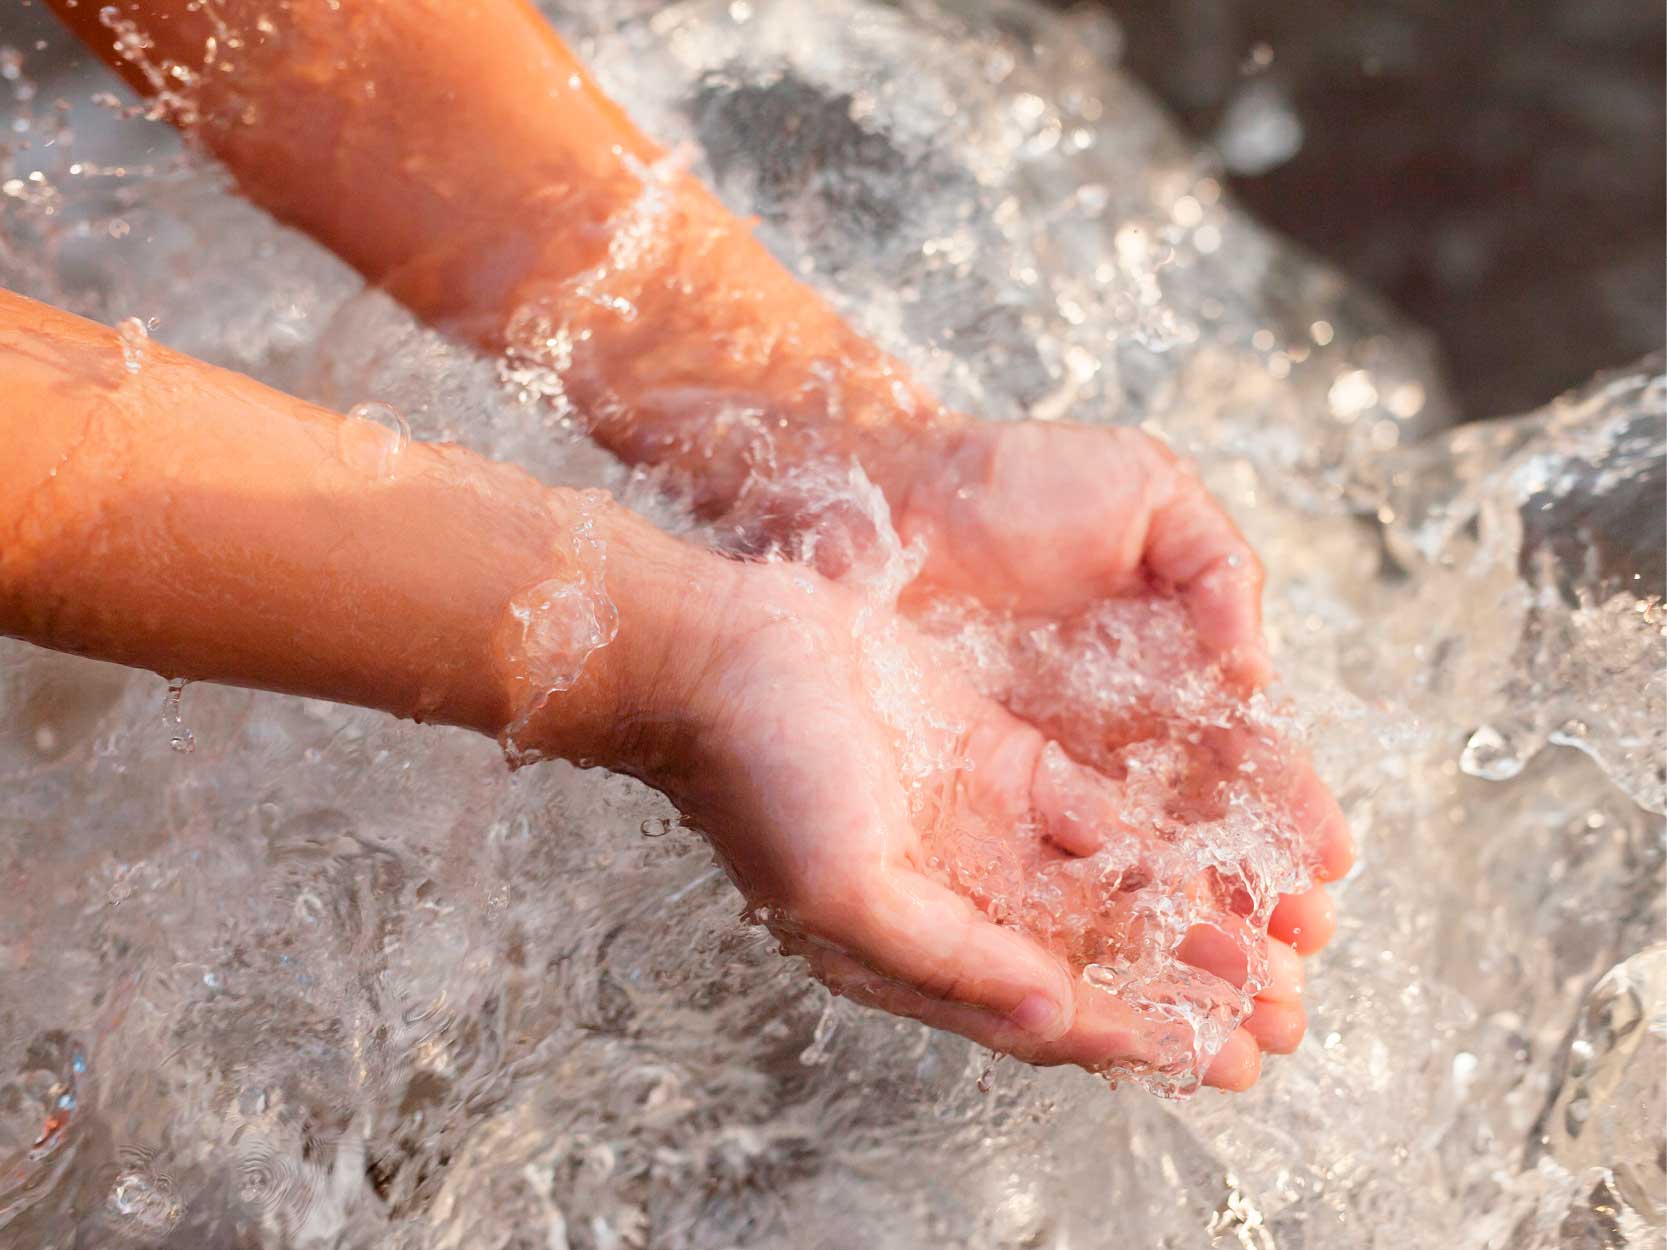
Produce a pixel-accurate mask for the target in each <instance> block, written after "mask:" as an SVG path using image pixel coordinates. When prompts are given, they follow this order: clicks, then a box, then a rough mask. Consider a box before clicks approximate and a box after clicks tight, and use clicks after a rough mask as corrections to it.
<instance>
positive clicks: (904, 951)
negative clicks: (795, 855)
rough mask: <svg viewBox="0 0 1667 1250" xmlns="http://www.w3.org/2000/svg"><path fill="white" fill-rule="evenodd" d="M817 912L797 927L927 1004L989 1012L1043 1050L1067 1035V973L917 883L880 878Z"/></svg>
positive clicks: (956, 901) (922, 881)
mask: <svg viewBox="0 0 1667 1250" xmlns="http://www.w3.org/2000/svg"><path fill="white" fill-rule="evenodd" d="M817 912H818V913H819V914H817V915H813V916H811V917H807V918H806V919H805V921H804V923H805V926H806V928H807V929H808V930H809V931H810V932H811V933H812V934H814V935H815V936H818V937H821V938H823V939H825V940H826V941H828V942H830V943H832V944H833V945H834V946H836V947H838V948H839V949H840V950H842V951H844V952H845V953H846V954H848V955H850V956H852V957H853V958H855V959H856V960H857V961H858V962H860V963H862V964H864V965H866V966H867V967H869V968H870V969H872V970H873V971H875V972H877V973H879V974H880V975H881V976H884V977H888V978H890V979H892V980H895V981H900V982H902V983H903V984H904V985H907V986H910V987H911V988H913V989H915V990H917V991H918V992H919V993H921V994H923V995H925V996H926V997H928V998H935V999H939V1000H942V1001H945V1002H950V1003H957V1004H960V1005H962V1006H967V1007H977V1008H981V1009H983V1010H985V1011H990V1012H993V1013H995V1014H996V1015H998V1016H1002V1017H1004V1018H1006V1019H1008V1020H1010V1021H1011V1022H1012V1023H1013V1024H1015V1025H1016V1026H1018V1027H1019V1028H1021V1029H1023V1030H1024V1031H1025V1032H1027V1033H1029V1034H1031V1035H1033V1036H1034V1037H1036V1038H1038V1039H1040V1040H1043V1041H1049V1040H1052V1039H1054V1038H1057V1037H1059V1036H1061V1035H1062V1034H1064V1033H1065V1031H1066V1030H1067V1029H1069V1028H1070V1026H1071V1018H1072V1014H1073V1011H1074V1006H1075V995H1074V993H1073V990H1072V978H1071V976H1070V974H1069V973H1068V972H1067V971H1066V968H1065V965H1064V964H1063V963H1061V962H1060V961H1059V960H1057V959H1055V958H1054V957H1053V956H1052V955H1050V954H1048V953H1047V952H1046V951H1044V950H1043V949H1042V948H1041V947H1040V946H1038V945H1037V944H1036V943H1035V942H1033V941H1031V940H1030V939H1029V938H1027V937H1025V936H1023V935H1022V934H1020V933H1018V932H1016V931H1014V930H1011V929H1005V928H1002V927H1001V926H1000V925H997V924H996V923H994V922H993V921H992V920H990V919H989V917H987V916H985V915H984V913H983V912H981V911H979V910H978V908H977V907H975V906H974V905H973V904H972V903H971V902H969V901H968V900H967V899H965V898H963V897H961V895H959V894H956V893H955V892H954V891H952V890H950V889H948V888H946V887H944V886H941V885H939V884H937V883H936V882H934V881H931V880H928V879H927V878H925V877H923V876H920V875H918V874H916V873H912V872H899V873H889V874H879V875H877V876H875V877H874V878H872V879H867V880H864V881H862V882H861V883H859V885H858V888H857V889H856V890H854V891H850V892H848V894H847V897H846V898H845V900H844V902H843V904H837V903H836V904H834V905H832V906H824V907H819V908H818V909H817Z"/></svg>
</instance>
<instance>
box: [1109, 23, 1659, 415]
mask: <svg viewBox="0 0 1667 1250" xmlns="http://www.w3.org/2000/svg"><path fill="white" fill-rule="evenodd" d="M1104 3H1105V6H1106V7H1107V8H1108V9H1109V10H1110V11H1111V13H1112V14H1113V15H1114V16H1115V17H1116V18H1117V20H1118V21H1119V22H1120V23H1121V24H1122V26H1123V29H1124V33H1125V38H1126V47H1125V50H1124V59H1125V64H1126V65H1127V66H1128V68H1129V69H1130V70H1131V71H1132V72H1133V73H1134V74H1135V75H1136V77H1138V78H1139V79H1141V80H1142V81H1143V82H1145V83H1146V84H1147V85H1148V86H1149V87H1150V88H1151V89H1152V90H1154V91H1155V92H1156V93H1157V94H1158V95H1159V96H1160V97H1161V98H1162V99H1163V100H1164V102H1165V103H1166V104H1167V105H1168V106H1169V108H1170V109H1171V110H1172V111H1173V112H1174V113H1175V114H1176V115H1177V116H1178V117H1179V118H1180V119H1181V121H1182V123H1183V124H1184V125H1185V126H1186V127H1187V128H1188V129H1189V130H1191V131H1192V132H1193V133H1195V134H1196V135H1198V136H1199V137H1200V138H1202V139H1205V140H1207V141H1212V142H1215V143H1216V146H1217V147H1218V148H1220V149H1221V150H1222V152H1223V154H1224V158H1225V159H1226V160H1227V163H1228V166H1229V170H1230V171H1231V172H1232V173H1233V177H1232V179H1231V182H1232V186H1233V189H1234V192H1235V193H1236V194H1237V196H1238V198H1239V200H1240V202H1241V203H1243V204H1244V205H1245V206H1246V207H1247V208H1249V209H1250V211H1251V212H1252V213H1254V214H1255V215H1256V216H1257V217H1258V218H1259V219H1260V220H1262V221H1263V222H1265V223H1267V224H1268V225H1271V226H1273V227H1275V228H1277V229H1279V230H1281V231H1283V232H1284V233H1286V234H1288V235H1290V236H1292V237H1294V238H1296V239H1298V240H1299V241H1300V242H1302V243H1303V244H1305V245H1306V246H1307V247H1309V248H1310V249H1311V250H1313V251H1315V252H1317V253H1319V254H1320V255H1322V256H1324V257H1326V258H1328V259H1329V260H1331V261H1332V262H1333V263H1335V264H1336V265H1338V266H1339V267H1341V268H1342V269H1344V270H1345V271H1347V272H1349V273H1351V274H1353V275H1355V276H1357V277H1359V278H1361V279H1363V280H1364V281H1366V282H1367V283H1369V284H1371V285H1372V286H1373V287H1375V288H1376V289H1377V290H1378V291H1379V292H1381V293H1382V294H1383V295H1385V296H1387V297H1388V298H1389V299H1390V300H1391V302H1393V303H1394V304H1395V305H1396V306H1398V307H1399V308H1400V309H1401V310H1402V311H1403V312H1405V313H1406V314H1407V315H1408V316H1409V317H1411V318H1412V319H1413V320H1415V321H1417V322H1419V323H1421V324H1423V325H1424V326H1427V327H1428V328H1429V329H1431V330H1432V331H1434V332H1435V335H1436V338H1437V341H1438V342H1439V344H1440V345H1441V348H1442V350H1443V352H1444V355H1445V358H1446V362H1447V365H1448V367H1449V371H1450V375H1451V380H1452V382H1453V384H1454V388H1455V391H1456V393H1457V395H1458V397H1459V400H1460V403H1461V405H1462V407H1463V410H1464V413H1465V415H1466V416H1468V417H1481V416H1492V415H1499V414H1504V413H1512V412H1518V411H1522V410H1525V409H1528V408H1532V407H1535V406H1537V405H1539V404H1541V403H1544V402H1545V401H1546V400H1548V399H1550V398H1551V397H1552V396H1554V395H1555V394H1556V393H1557V392H1559V391H1561V390H1563V389H1565V388H1566V387H1569V386H1572V385H1574V384H1576V383H1578V382H1581V381H1583V380H1584V379H1586V378H1587V377H1589V376H1591V374H1593V373H1594V372H1596V371H1598V370H1599V369H1603V368H1607V367H1611V366H1616V365H1623V364H1626V363H1628V362H1629V361H1631V360H1633V359H1635V358H1637V357H1639V356H1641V355H1643V354H1644V353H1646V352H1649V351H1653V350H1659V349H1660V348H1661V347H1662V345H1663V334H1664V328H1663V326H1664V319H1667V289H1664V287H1667V279H1664V273H1667V243H1664V240H1667V190H1664V182H1667V120H1664V119H1667V106H1664V100H1663V91H1664V82H1663V79H1664V74H1663V67H1664V63H1667V34H1664V27H1667V21H1664V10H1663V6H1662V5H1661V4H1660V2H1659V0H1104ZM1298 131H1300V137H1299V135H1298ZM1293 145H1294V147H1293Z"/></svg>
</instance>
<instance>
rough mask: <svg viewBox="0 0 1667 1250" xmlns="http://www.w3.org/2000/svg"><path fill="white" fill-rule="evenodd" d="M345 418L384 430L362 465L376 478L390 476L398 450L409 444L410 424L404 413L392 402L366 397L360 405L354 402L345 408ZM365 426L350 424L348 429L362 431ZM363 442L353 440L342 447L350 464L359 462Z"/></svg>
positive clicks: (395, 466)
mask: <svg viewBox="0 0 1667 1250" xmlns="http://www.w3.org/2000/svg"><path fill="white" fill-rule="evenodd" d="M347 416H348V420H350V421H354V422H365V423H368V424H370V425H374V426H378V427H380V428H381V429H382V430H383V431H384V432H385V433H384V434H383V435H382V437H380V438H379V439H378V440H377V441H376V443H375V445H374V450H373V451H372V452H371V455H370V460H369V461H368V463H366V464H365V465H364V467H366V468H368V469H369V470H370V471H371V472H373V473H375V475H376V476H377V477H379V478H391V477H393V476H394V472H395V469H396V468H397V466H398V462H399V456H400V453H401V452H403V451H404V450H405V449H406V448H407V447H409V446H410V445H411V425H410V423H409V422H407V421H406V419H405V415H404V414H403V413H402V412H400V411H399V409H397V408H395V407H394V406H393V405H392V404H384V403H381V402H380V401H377V400H369V401H367V402H365V403H362V404H354V405H353V407H351V408H349V409H348V410H347ZM363 429H364V427H363V426H362V425H360V426H349V427H347V430H350V431H353V432H354V433H362V432H363ZM361 448H362V444H357V443H355V444H354V445H353V446H351V447H347V448H345V450H346V451H347V458H348V460H349V462H350V463H358V461H359V460H361V459H363V453H362V450H361Z"/></svg>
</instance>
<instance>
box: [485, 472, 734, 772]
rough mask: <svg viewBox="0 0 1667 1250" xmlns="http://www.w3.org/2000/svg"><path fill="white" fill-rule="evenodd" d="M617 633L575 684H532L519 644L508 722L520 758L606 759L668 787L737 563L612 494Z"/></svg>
mask: <svg viewBox="0 0 1667 1250" xmlns="http://www.w3.org/2000/svg"><path fill="white" fill-rule="evenodd" d="M589 524H590V535H591V537H592V538H593V540H594V542H595V543H596V545H597V548H598V551H599V554H600V556H601V567H600V572H601V576H600V578H599V579H598V586H597V589H598V590H599V591H601V592H602V593H603V594H604V595H605V597H606V598H605V605H606V606H605V609H604V610H605V612H606V613H607V614H608V615H609V616H610V618H611V623H612V625H613V628H612V630H611V637H608V638H607V640H606V641H605V642H603V643H602V645H600V646H597V647H596V648H595V649H594V650H592V651H591V652H590V653H589V654H588V655H586V656H585V657H583V663H582V664H581V665H578V666H577V673H576V674H575V675H574V677H573V680H572V683H571V685H569V686H568V687H567V688H566V689H555V690H552V689H548V688H546V689H544V690H540V689H538V688H537V686H536V685H533V684H528V683H527V682H526V681H525V680H524V673H523V672H518V671H517V670H518V669H522V668H524V666H523V665H522V664H520V663H519V662H518V661H517V660H516V659H515V658H514V651H515V648H514V647H513V646H512V647H510V648H508V649H506V651H502V652H501V654H507V655H508V657H509V658H508V662H507V664H504V665H501V667H502V668H504V669H506V670H507V672H508V675H509V677H510V680H511V684H513V685H518V686H520V687H521V689H520V690H519V693H518V694H517V696H516V697H515V698H514V699H512V700H511V701H510V703H509V706H510V707H511V709H512V711H511V713H510V715H509V717H508V719H507V721H506V723H505V724H504V725H503V726H502V727H500V729H499V737H500V740H503V741H504V742H505V746H506V748H509V749H511V750H512V753H513V754H514V755H515V756H517V757H519V758H528V759H538V758H561V759H566V760H569V761H571V762H573V763H577V764H580V765H582V766H585V767H589V766H592V765H600V766H603V767H607V768H610V769H613V770H614V771H616V772H625V773H629V774H631V775H633V776H636V777H640V778H644V779H646V780H651V781H654V782H655V783H656V784H659V783H660V782H661V780H662V775H663V774H664V773H665V771H666V769H667V768H669V767H672V766H673V764H674V757H675V755H676V754H677V753H676V752H675V751H674V750H673V746H672V744H674V743H675V742H677V741H679V740H681V739H682V738H684V737H686V736H687V735H688V734H689V733H690V732H692V731H693V729H694V726H693V724H692V720H693V713H692V711H691V709H692V708H693V707H694V706H695V705H696V697H695V696H696V687H697V685H698V681H699V675H700V673H701V672H702V670H703V669H704V667H705V666H706V660H707V657H708V655H709V653H710V650H711V648H712V646H713V645H714V644H715V637H714V632H713V630H712V628H711V624H710V623H711V622H713V621H716V620H721V619H722V613H723V605H724V604H725V603H726V602H727V601H728V600H729V599H730V598H731V588H732V586H733V584H734V581H735V578H736V576H737V574H738V566H736V565H735V564H734V563H733V562H732V561H729V560H726V559H724V558H723V557H721V556H718V555H716V554H714V553H711V552H708V551H706V550H704V549H702V548H700V547H697V546H695V545H693V544H691V543H687V542H684V541H683V540H681V539H678V538H676V537H673V536H672V535H669V534H666V533H664V532H663V531H661V530H659V529H658V528H656V527H655V526H654V525H653V524H651V523H650V522H648V521H646V520H644V519H643V518H641V517H639V516H637V515H636V514H635V513H633V512H631V511H629V510H628V509H626V508H624V507H622V506H620V505H619V504H617V503H614V502H613V501H612V500H608V501H606V502H602V503H600V504H593V505H592V511H591V515H590V518H589Z"/></svg>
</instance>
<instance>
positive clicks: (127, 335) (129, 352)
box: [116, 317, 150, 373]
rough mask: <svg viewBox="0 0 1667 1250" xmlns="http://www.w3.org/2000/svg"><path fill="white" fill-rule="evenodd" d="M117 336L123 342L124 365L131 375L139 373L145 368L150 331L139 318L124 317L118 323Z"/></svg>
mask: <svg viewBox="0 0 1667 1250" xmlns="http://www.w3.org/2000/svg"><path fill="white" fill-rule="evenodd" d="M116 335H117V337H118V338H120V339H121V341H122V364H123V365H125V366H126V367H127V371H128V372H129V373H138V372H139V370H140V369H141V368H143V367H144V363H145V349H146V348H147V347H148V346H149V345H150V331H149V330H148V329H147V328H146V327H145V323H144V322H143V321H140V320H139V318H137V317H124V318H122V320H121V321H119V322H117V323H116Z"/></svg>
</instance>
